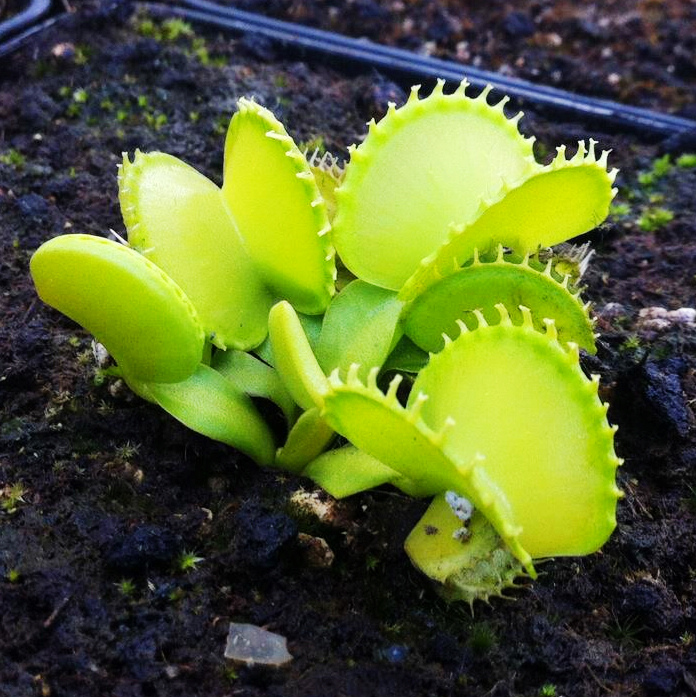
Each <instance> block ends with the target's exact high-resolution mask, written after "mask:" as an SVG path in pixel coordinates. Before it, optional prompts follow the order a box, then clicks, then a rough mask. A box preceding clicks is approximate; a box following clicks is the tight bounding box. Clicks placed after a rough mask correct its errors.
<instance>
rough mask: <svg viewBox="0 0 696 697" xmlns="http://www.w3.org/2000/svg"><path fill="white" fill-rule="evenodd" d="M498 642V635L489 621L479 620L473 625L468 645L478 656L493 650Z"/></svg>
mask: <svg viewBox="0 0 696 697" xmlns="http://www.w3.org/2000/svg"><path fill="white" fill-rule="evenodd" d="M497 644H498V637H497V635H496V633H495V630H494V629H493V627H491V625H490V624H488V622H477V623H476V624H474V625H473V626H472V627H471V632H470V633H469V638H468V640H467V642H466V645H467V646H468V647H469V648H470V649H471V650H472V651H473V652H474V653H475V654H476V655H478V656H483V655H485V654H487V653H489V652H490V651H492V650H493V649H494V648H495V647H496V646H497Z"/></svg>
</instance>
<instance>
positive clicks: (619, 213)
mask: <svg viewBox="0 0 696 697" xmlns="http://www.w3.org/2000/svg"><path fill="white" fill-rule="evenodd" d="M630 214H631V207H630V206H629V205H628V204H627V203H614V204H612V205H610V206H609V215H610V216H612V217H614V218H624V217H626V216H627V215H630Z"/></svg>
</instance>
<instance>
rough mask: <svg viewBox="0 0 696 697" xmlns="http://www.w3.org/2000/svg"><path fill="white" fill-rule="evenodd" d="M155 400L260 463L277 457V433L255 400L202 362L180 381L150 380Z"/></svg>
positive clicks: (202, 431) (150, 388)
mask: <svg viewBox="0 0 696 697" xmlns="http://www.w3.org/2000/svg"><path fill="white" fill-rule="evenodd" d="M146 389H147V391H148V393H149V394H150V395H152V397H153V398H154V399H155V401H156V402H157V403H158V404H159V405H160V406H161V407H162V408H163V409H164V410H165V411H167V412H169V413H170V414H171V415H172V416H173V417H174V418H175V419H178V420H179V421H181V423H183V424H184V425H185V426H188V427H189V428H190V429H192V430H194V431H197V432H198V433H201V434H203V435H204V436H207V437H208V438H212V439H213V440H219V441H221V442H222V443H227V445H231V446H232V447H233V448H237V450H241V451H242V452H243V453H245V454H247V455H248V456H249V457H250V458H251V459H252V460H254V461H255V462H257V463H259V464H260V465H271V464H273V459H274V456H275V444H274V441H273V434H272V433H271V431H270V429H269V428H268V425H267V424H266V422H265V421H264V420H263V418H262V417H261V415H260V414H259V412H258V411H257V409H256V407H255V406H254V404H253V402H252V401H251V399H250V398H249V397H248V396H247V395H245V394H244V393H243V392H242V391H241V390H239V389H237V388H236V387H235V386H234V385H233V384H232V383H231V382H230V381H229V380H228V379H227V378H225V377H224V376H223V375H221V374H220V373H218V372H217V371H216V370H213V368H210V367H209V366H206V365H199V366H198V368H197V370H196V372H195V373H194V374H193V375H191V376H190V377H189V378H188V379H186V380H184V381H182V382H177V383H169V384H162V383H148V384H147V385H146Z"/></svg>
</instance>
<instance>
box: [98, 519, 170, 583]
mask: <svg viewBox="0 0 696 697" xmlns="http://www.w3.org/2000/svg"><path fill="white" fill-rule="evenodd" d="M179 546H180V545H179V541H178V540H177V538H176V536H175V535H174V533H172V532H171V531H169V530H167V529H166V528H163V527H160V526H159V525H141V526H140V527H138V528H136V529H135V530H133V531H131V532H129V533H127V534H126V535H124V536H123V537H120V538H116V539H115V540H114V542H113V543H112V544H111V546H110V548H109V549H108V551H107V552H106V554H105V556H104V562H105V564H106V565H107V567H109V568H110V569H111V570H113V571H119V572H120V573H123V574H133V573H145V572H147V570H148V569H149V568H151V567H153V566H154V567H163V566H166V565H168V564H170V563H171V562H172V561H173V560H174V559H175V558H176V556H177V554H178V553H179Z"/></svg>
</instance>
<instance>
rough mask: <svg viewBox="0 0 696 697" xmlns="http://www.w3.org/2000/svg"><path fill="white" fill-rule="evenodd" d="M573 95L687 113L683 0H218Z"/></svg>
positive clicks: (690, 85)
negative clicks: (603, 98)
mask: <svg viewBox="0 0 696 697" xmlns="http://www.w3.org/2000/svg"><path fill="white" fill-rule="evenodd" d="M221 2H222V4H228V5H233V6H235V7H239V8H240V9H246V10H251V11H252V12H259V13H264V14H268V15H271V16H274V17H276V18H279V19H286V20H290V21H294V22H299V23H300V24H307V25H310V26H314V27H319V28H322V29H329V30H332V31H337V32H339V33H342V34H348V35H351V36H357V37H365V38H368V39H371V40H373V41H377V42H381V43H386V44H391V45H395V46H399V47H401V48H406V49H410V50H413V51H417V52H419V53H424V54H427V55H434V56H438V57H442V58H450V59H453V60H458V61H461V62H462V63H464V64H465V65H473V66H475V67H477V68H483V69H486V70H495V71H498V72H501V73H503V74H506V75H514V76H517V77H521V78H525V79H528V80H531V81H533V82H541V83H543V84H546V85H554V86H559V87H564V88H566V89H570V90H572V91H574V92H578V93H583V94H591V95H595V96H601V97H605V98H610V99H617V100H619V101H623V102H629V103H633V104H640V105H642V106H651V107H654V108H657V109H662V110H663V111H682V112H683V113H684V114H685V115H687V114H688V115H690V116H691V118H695V117H696V104H694V100H695V95H696V36H694V31H693V28H694V25H695V23H696V5H694V3H693V2H690V0H670V1H669V2H663V1H662V0H640V2H636V1H635V0H609V1H608V2H601V3H600V2H588V1H587V0H561V1H560V2H559V1H557V0H517V1H516V2H502V1H501V0H492V1H491V0H479V1H477V2H455V1H452V0H449V1H447V0H446V1H444V2H443V1H440V2H436V1H434V0H347V2H344V0H326V2H316V1H315V2H306V1H305V0H300V1H298V0H270V1H269V0H221Z"/></svg>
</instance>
